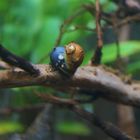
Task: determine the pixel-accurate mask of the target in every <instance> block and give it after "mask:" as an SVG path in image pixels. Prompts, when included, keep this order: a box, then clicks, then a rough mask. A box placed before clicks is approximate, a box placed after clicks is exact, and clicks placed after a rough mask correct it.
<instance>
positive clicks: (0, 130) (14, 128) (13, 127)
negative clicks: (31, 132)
mask: <svg viewBox="0 0 140 140" xmlns="http://www.w3.org/2000/svg"><path fill="white" fill-rule="evenodd" d="M23 129H24V128H23V126H22V125H21V124H20V123H18V122H13V121H1V122H0V135H2V134H6V133H13V132H22V131H23Z"/></svg>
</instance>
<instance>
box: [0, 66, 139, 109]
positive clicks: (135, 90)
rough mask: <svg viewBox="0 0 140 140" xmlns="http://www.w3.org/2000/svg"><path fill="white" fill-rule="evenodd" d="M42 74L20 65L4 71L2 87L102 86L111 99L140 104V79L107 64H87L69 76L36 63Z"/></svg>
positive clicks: (107, 96) (85, 87) (93, 88)
mask: <svg viewBox="0 0 140 140" xmlns="http://www.w3.org/2000/svg"><path fill="white" fill-rule="evenodd" d="M34 67H36V68H37V69H38V70H39V71H40V74H39V76H31V75H29V74H28V73H26V72H24V71H22V70H20V69H18V68H16V69H15V70H14V71H13V70H3V71H1V72H0V88H14V87H23V86H35V85H40V86H49V87H53V88H54V87H59V88H68V87H74V88H84V89H90V90H91V91H92V90H99V91H101V92H102V95H103V96H102V97H103V98H106V99H109V100H111V101H115V102H119V103H123V104H128V105H133V106H137V107H140V83H135V82H132V83H131V82H128V81H129V80H128V81H126V80H125V81H124V80H123V79H122V78H120V77H119V76H117V75H116V74H114V73H113V72H111V71H110V70H107V69H105V68H103V67H101V66H100V67H92V66H85V67H81V68H78V70H77V71H76V73H75V74H74V76H73V77H70V78H68V77H65V76H63V75H61V74H59V73H58V72H57V71H54V70H53V69H52V67H51V66H50V65H34Z"/></svg>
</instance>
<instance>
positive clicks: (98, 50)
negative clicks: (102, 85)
mask: <svg viewBox="0 0 140 140" xmlns="http://www.w3.org/2000/svg"><path fill="white" fill-rule="evenodd" d="M100 11H101V10H100V3H99V0H96V32H97V48H96V50H95V53H94V56H93V57H92V59H91V65H99V64H100V62H101V57H102V47H103V39H102V30H101V23H100V20H101V12H100Z"/></svg>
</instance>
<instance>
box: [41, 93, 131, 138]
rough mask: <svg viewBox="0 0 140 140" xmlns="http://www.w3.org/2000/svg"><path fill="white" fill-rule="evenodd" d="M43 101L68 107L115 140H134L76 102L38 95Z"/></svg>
mask: <svg viewBox="0 0 140 140" xmlns="http://www.w3.org/2000/svg"><path fill="white" fill-rule="evenodd" d="M38 95H39V96H40V97H41V98H43V100H46V101H47V102H49V103H53V104H57V105H60V106H61V105H63V107H68V108H69V109H71V110H72V111H73V112H75V113H77V114H78V115H79V116H80V117H82V118H83V119H85V120H87V121H88V122H89V123H90V124H92V125H95V126H97V127H99V128H100V129H101V130H103V131H104V132H105V133H106V134H107V135H109V136H110V137H112V138H114V139H115V140H118V139H119V140H134V138H131V137H130V136H128V135H126V134H125V133H123V132H121V131H120V130H119V129H118V128H117V127H115V126H114V125H113V124H111V123H108V122H105V121H103V120H101V119H100V118H99V117H97V116H96V115H95V114H94V113H89V112H87V111H85V110H83V109H81V108H79V107H78V106H76V104H77V103H76V102H74V101H73V100H70V99H61V98H58V97H55V96H52V95H46V94H38Z"/></svg>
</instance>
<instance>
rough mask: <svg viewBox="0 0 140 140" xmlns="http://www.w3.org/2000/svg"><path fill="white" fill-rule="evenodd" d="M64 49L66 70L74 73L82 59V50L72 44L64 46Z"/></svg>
mask: <svg viewBox="0 0 140 140" xmlns="http://www.w3.org/2000/svg"><path fill="white" fill-rule="evenodd" d="M65 49H66V61H67V65H68V69H69V70H70V71H73V72H74V71H75V70H76V69H77V67H78V66H79V65H80V64H81V63H82V61H83V59H84V50H83V48H82V47H81V46H80V45H78V44H76V43H74V42H71V43H69V44H68V45H66V46H65Z"/></svg>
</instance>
